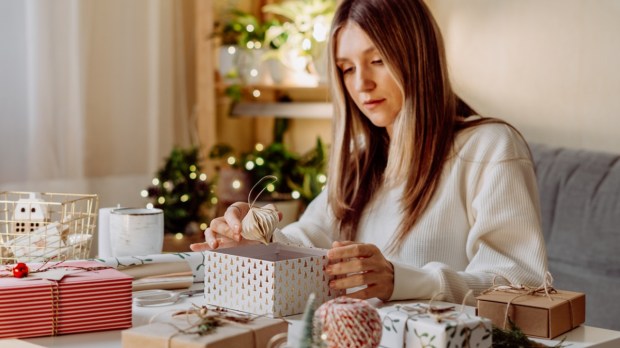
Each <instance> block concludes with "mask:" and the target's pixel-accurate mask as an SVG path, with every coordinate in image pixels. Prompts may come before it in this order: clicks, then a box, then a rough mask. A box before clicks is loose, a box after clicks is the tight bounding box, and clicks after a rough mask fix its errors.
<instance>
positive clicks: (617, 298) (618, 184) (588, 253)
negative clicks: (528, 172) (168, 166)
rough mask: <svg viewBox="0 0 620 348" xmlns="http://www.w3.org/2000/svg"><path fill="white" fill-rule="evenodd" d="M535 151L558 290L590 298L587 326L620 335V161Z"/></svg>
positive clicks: (587, 154)
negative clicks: (619, 333)
mask: <svg viewBox="0 0 620 348" xmlns="http://www.w3.org/2000/svg"><path fill="white" fill-rule="evenodd" d="M531 150H532V155H533V158H534V163H535V165H536V175H537V179H538V186H539V191H540V202H541V210H542V224H543V231H544V234H545V240H546V243H547V251H548V257H549V270H550V271H551V273H552V275H553V277H554V279H555V281H554V286H555V287H556V288H558V289H564V290H572V291H579V292H584V293H585V294H586V325H591V326H596V327H602V328H607V329H614V330H620V161H619V159H620V155H614V154H608V153H601V152H594V151H586V150H574V149H567V148H556V147H550V146H546V145H541V144H531Z"/></svg>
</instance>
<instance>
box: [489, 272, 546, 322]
mask: <svg viewBox="0 0 620 348" xmlns="http://www.w3.org/2000/svg"><path fill="white" fill-rule="evenodd" d="M496 277H497V276H496ZM496 277H493V286H491V287H490V288H488V289H486V290H484V291H483V292H482V293H481V294H482V295H484V294H488V293H491V292H496V291H497V292H507V293H512V294H515V296H514V297H512V298H511V299H510V300H508V302H507V303H506V310H505V312H504V323H503V326H502V329H506V324H507V323H508V316H509V312H510V306H511V305H512V304H513V302H514V301H515V300H517V299H518V298H520V297H523V296H546V297H547V298H548V299H549V301H553V296H551V295H552V294H557V292H558V291H557V290H556V289H555V288H554V287H553V276H552V275H551V273H550V272H546V273H545V275H544V277H543V282H542V284H540V285H539V286H537V287H532V286H527V285H523V284H520V285H516V284H512V283H510V282H508V285H498V284H496V282H495V281H496Z"/></svg>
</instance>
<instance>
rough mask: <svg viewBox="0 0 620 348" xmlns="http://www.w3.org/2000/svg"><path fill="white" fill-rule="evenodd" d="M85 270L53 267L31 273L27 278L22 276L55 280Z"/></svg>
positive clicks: (29, 278) (30, 278) (31, 278)
mask: <svg viewBox="0 0 620 348" xmlns="http://www.w3.org/2000/svg"><path fill="white" fill-rule="evenodd" d="M79 272H84V270H81V269H72V268H52V269H50V270H47V271H43V272H35V273H30V274H29V275H28V276H27V277H26V278H22V279H24V280H36V279H47V280H55V281H61V280H62V278H64V277H65V276H67V275H69V274H74V273H79Z"/></svg>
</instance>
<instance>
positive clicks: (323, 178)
mask: <svg viewBox="0 0 620 348" xmlns="http://www.w3.org/2000/svg"><path fill="white" fill-rule="evenodd" d="M316 180H317V181H318V182H320V183H321V184H324V183H326V182H327V176H326V175H325V174H319V175H317V177H316Z"/></svg>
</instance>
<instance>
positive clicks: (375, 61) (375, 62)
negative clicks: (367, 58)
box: [371, 59, 383, 65]
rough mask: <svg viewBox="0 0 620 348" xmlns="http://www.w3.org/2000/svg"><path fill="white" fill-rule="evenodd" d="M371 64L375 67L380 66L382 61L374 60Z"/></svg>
mask: <svg viewBox="0 0 620 348" xmlns="http://www.w3.org/2000/svg"><path fill="white" fill-rule="evenodd" d="M371 63H372V64H375V65H381V64H383V59H374V60H373V61H372V62H371Z"/></svg>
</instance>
